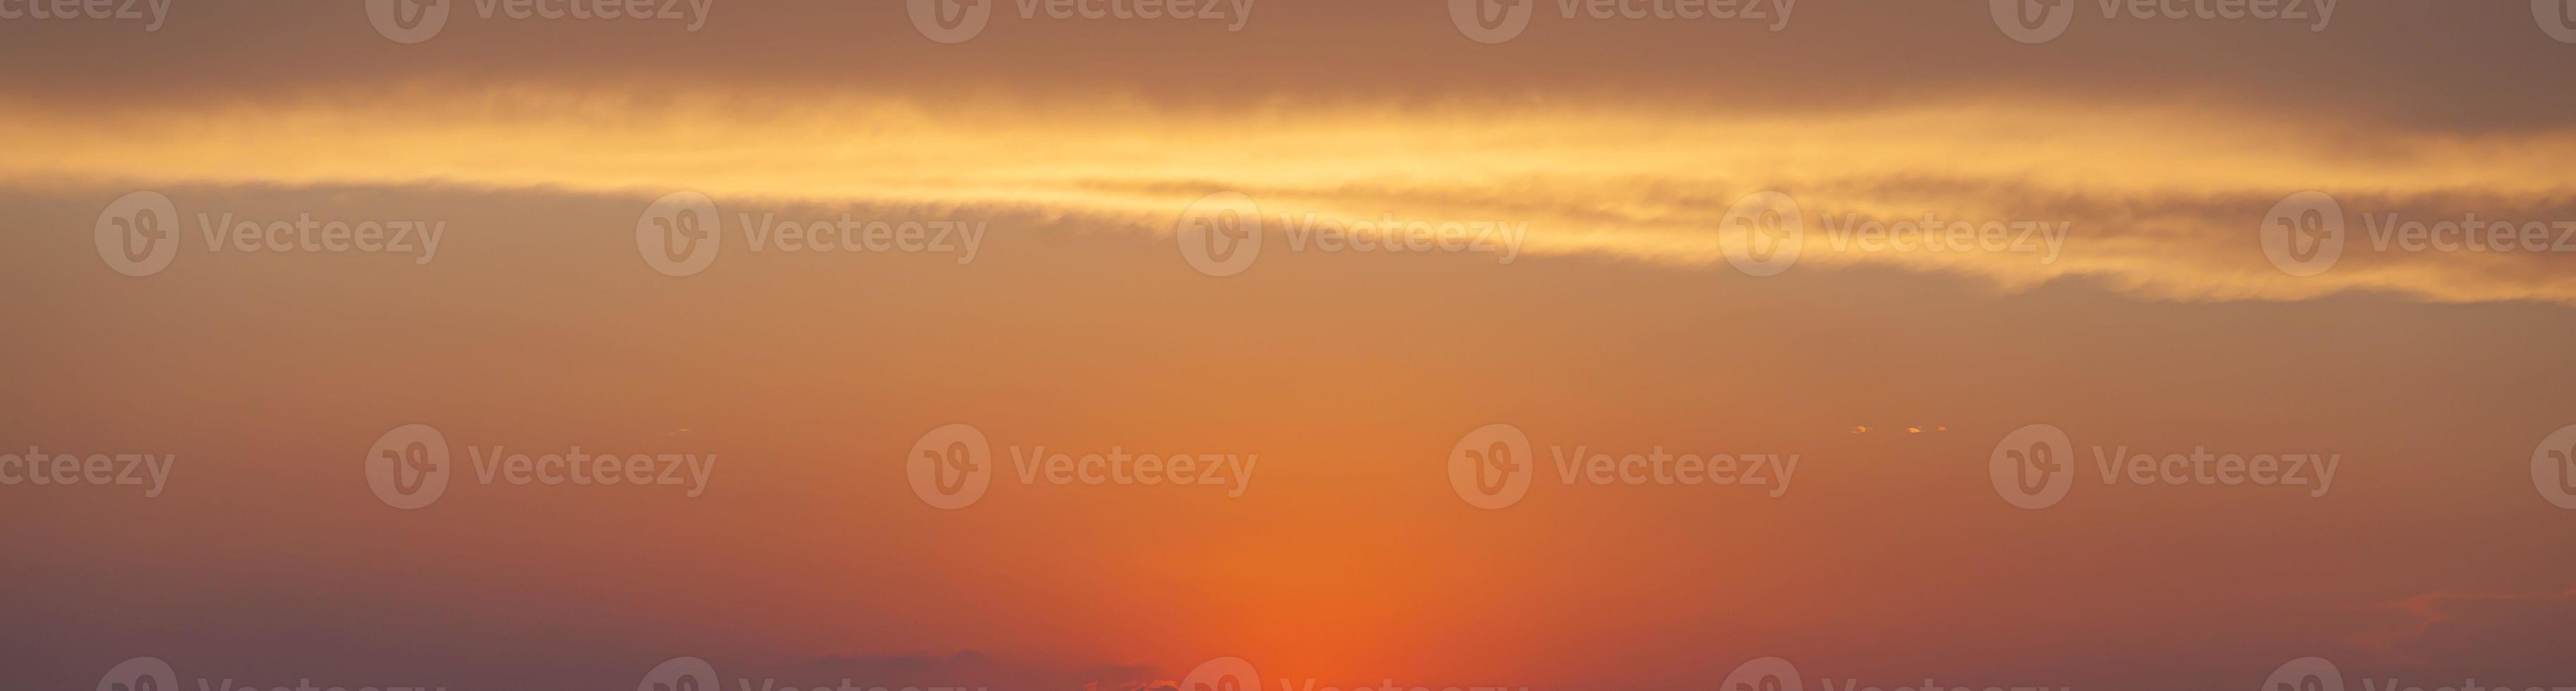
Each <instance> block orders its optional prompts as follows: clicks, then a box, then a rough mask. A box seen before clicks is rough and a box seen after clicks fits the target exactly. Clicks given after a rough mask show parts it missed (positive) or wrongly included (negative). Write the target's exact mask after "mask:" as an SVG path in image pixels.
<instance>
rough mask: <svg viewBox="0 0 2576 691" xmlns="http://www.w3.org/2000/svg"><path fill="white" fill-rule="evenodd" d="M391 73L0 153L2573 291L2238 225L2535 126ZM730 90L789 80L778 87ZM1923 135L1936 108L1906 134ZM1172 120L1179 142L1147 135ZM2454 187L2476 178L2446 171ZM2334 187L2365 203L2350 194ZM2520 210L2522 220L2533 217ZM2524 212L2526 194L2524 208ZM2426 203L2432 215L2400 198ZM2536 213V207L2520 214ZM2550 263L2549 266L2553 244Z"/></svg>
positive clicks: (260, 171)
mask: <svg viewBox="0 0 2576 691" xmlns="http://www.w3.org/2000/svg"><path fill="white" fill-rule="evenodd" d="M477 93H478V94H479V95H473V96H462V95H460V94H459V93H458V92H455V91H450V90H442V89H437V88H430V87H415V88H412V89H408V90H402V91H399V92H396V93H392V94H388V95H384V96H381V97H378V98H370V99H366V100H363V101H358V100H348V101H337V100H320V99H308V100H300V101H292V102H260V103H255V102H235V103H225V104H209V105H205V106H203V107H201V108H197V109H194V110H191V111H189V112H185V113H161V114H153V115H136V116H124V117H115V118H98V117H94V116H89V115H74V114H69V113H58V112H46V111H41V110H36V109H34V108H35V107H34V106H31V105H28V104H17V105H14V106H8V107H6V109H5V110H0V132H5V133H6V134H7V137H8V139H9V140H10V141H12V142H15V144H14V145H13V146H14V148H15V150H14V151H13V152H12V155H11V156H10V157H8V158H7V159H6V160H5V161H0V175H5V176H6V177H7V178H8V179H9V180H11V181H12V182H14V183H17V184H21V185H26V186H42V185H46V184H57V183H62V182H65V181H84V182H97V181H115V182H132V183H135V184H171V183H192V182H204V183H214V184H276V185H288V186H299V185H320V184H413V183H423V182H429V183H445V184H454V185H462V186H469V187H475V186H488V187H494V188H515V187H541V188H556V189H565V190H572V191H591V192H613V193H630V192H631V193H642V194H648V195H659V194H662V193H665V192H668V191H674V190H695V191H700V192H705V193H708V194H710V195H713V196H715V197H717V198H718V199H720V200H721V199H729V198H734V199H738V198H749V197H758V198H771V199H779V198H788V199H845V200H865V201H871V202H885V203H896V204H933V205H941V206H998V207H1017V208H1024V209H1035V210H1040V211H1043V212H1047V213H1069V214H1081V215H1086V216H1095V217H1098V218H1099V219H1101V220H1106V221H1110V222H1112V224H1114V225H1124V226H1132V227H1135V228H1138V229H1143V230H1148V231H1154V232H1168V229H1169V227H1170V226H1171V224H1172V222H1173V220H1174V219H1175V218H1176V216H1177V215H1178V214H1179V212H1180V210H1181V209H1183V208H1184V207H1186V206H1187V205H1188V204H1189V203H1190V202H1191V201H1192V200H1194V199H1196V198H1198V197H1199V196H1201V195H1204V194H1207V193H1210V192H1215V191H1220V190H1234V191H1240V192H1244V193H1247V194H1249V195H1251V196H1252V197H1253V198H1254V199H1255V200H1256V201H1257V202H1258V203H1259V204H1260V205H1261V207H1262V209H1263V211H1264V218H1265V221H1266V222H1277V221H1279V220H1280V218H1281V217H1282V216H1283V215H1286V216H1293V217H1304V216H1305V215H1307V214H1314V215H1315V217H1318V218H1325V219H1338V220H1342V221H1345V222H1349V221H1361V222H1366V221H1375V220H1379V219H1396V220H1404V221H1430V222H1446V221H1462V222H1476V221H1494V222H1501V223H1505V224H1512V223H1526V224H1527V229H1528V235H1527V240H1526V246H1525V248H1523V249H1524V250H1525V252H1526V253H1527V254H1535V255H1549V254H1568V253H1603V254H1609V255H1614V256H1620V257H1627V258H1634V259H1641V260H1650V261H1657V262H1669V263H1681V264H1717V265H1719V266H1723V265H1724V264H1723V261H1722V259H1723V258H1722V254H1721V252H1720V249H1719V243H1718V237H1719V231H1718V228H1719V227H1720V226H1721V221H1722V220H1723V218H1724V214H1725V212H1726V210H1727V208H1728V207H1729V205H1730V204H1732V203H1733V202H1734V201H1735V200H1736V199H1738V198H1740V197H1742V196H1743V195H1746V194H1749V193H1753V192H1757V191H1762V190H1781V191H1786V192H1789V193H1791V194H1792V195H1793V196H1795V197H1796V199H1797V200H1798V202H1799V203H1800V205H1801V207H1802V208H1803V209H1804V212H1805V220H1806V229H1807V231H1808V234H1807V236H1806V237H1807V240H1806V243H1805V250H1804V254H1803V256H1802V258H1801V259H1800V262H1801V265H1818V266H1833V265H1850V264H1855V263H1876V264H1886V265H1894V266H1901V267H1906V268H1911V269H1917V270H1932V271H1944V272H1953V273H1960V274H1966V275H1973V276H1979V277H1983V278H1985V279H1988V280H1991V281H1993V282H1995V283H1996V284H1997V285H1999V286H2002V287H2005V288H2025V287H2029V286H2032V285H2036V284H2038V283H2040V282H2043V281H2046V280H2049V279H2052V278H2057V277H2061V276H2071V275H2082V276H2094V277H2098V278H2100V279H2102V280H2103V281H2104V282H2105V283H2107V284H2108V285H2111V286H2113V287H2115V288H2118V289H2122V290H2127V291H2132V292H2136V293H2139V294H2142V295H2146V296H2151V297H2159V298H2169V299H2249V298H2250V299H2303V298H2308V297H2314V296H2318V295H2324V294H2329V293H2333V292H2337V291H2341V290H2346V289H2356V288H2358V289H2384V290H2394V291H2399V292H2402V293H2407V294H2412V295H2415V296H2417V297H2420V298H2423V299H2429V300H2437V301H2476V300H2507V299H2538V300H2550V301H2559V302H2576V284H2570V283H2568V282H2565V281H2561V280H2558V279H2557V277H2556V275H2554V274H2553V272H2550V271H2547V270H2545V268H2543V267H2539V266H2538V265H2537V262H2538V259H2537V258H2535V257H2533V256H2531V255H2501V256H2500V255H2484V256H2466V255H2463V254H2456V253H2455V254H2445V255H2424V254H2417V255H2401V254H2397V253H2379V252H2372V251H2370V250H2369V249H2368V247H2367V245H2366V244H2359V243H2356V245H2355V249H2353V250H2348V253H2347V254H2348V256H2347V258H2346V260H2345V264H2344V265H2343V266H2340V267H2339V268H2338V269H2337V270H2335V271H2333V272H2329V273H2327V274H2325V275H2322V276H2316V277H2311V278H2294V277H2291V276H2288V275H2286V274H2284V273H2281V272H2280V271H2277V270H2275V269H2274V268H2273V267H2271V266H2270V265H2268V264H2267V263H2266V261H2265V259H2264V257H2263V255H2262V253H2261V252H2260V251H2259V249H2258V245H2257V243H2256V232H2257V229H2258V226H2259V225H2260V223H2261V222H2262V220H2263V214H2264V213H2265V212H2266V211H2267V210H2268V208H2269V207H2270V205H2271V203H2272V202H2273V201H2276V200H2278V199H2279V198H2280V197H2281V196H2282V195H2285V194H2288V193H2291V192H2296V191H2299V189H2293V188H2287V187H2282V186H2281V185H2282V182H2281V181H2287V180H2297V181H2301V183H2300V184H2301V185H2302V186H2303V187H2304V188H2315V189H2320V190H2325V191H2328V192H2330V193H2333V194H2336V195H2338V196H2339V197H2342V198H2344V199H2346V200H2347V204H2348V205H2352V206H2355V207H2356V208H2353V209H2350V211H2351V212H2352V213H2351V218H2350V221H2349V223H2350V225H2351V230H2352V232H2353V234H2354V235H2355V236H2357V237H2358V236H2360V235H2361V232H2362V228H2363V221H2362V219H2361V218H2360V214H2361V213H2365V212H2368V211H2369V209H2368V208H2367V207H2368V205H2369V203H2378V202H2384V203H2385V204H2406V205H2410V207H2409V208H2416V207H2421V208H2425V209H2428V213H2435V214H2449V215H2450V216H2451V217H2457V216H2458V215H2460V214H2465V213H2469V212H2477V213H2479V215H2481V216H2482V217H2499V216H2504V217H2513V216H2515V214H2516V213H2517V212H2533V213H2538V212H2543V211H2547V210H2548V209H2547V207H2546V206H2545V205H2546V204H2548V203H2550V201H2549V200H2551V199H2552V198H2555V197H2558V196H2563V195H2564V194H2565V193H2566V192H2567V191H2568V189H2567V184H2566V178H2565V176H2564V174H2563V172H2564V170H2565V165H2564V163H2563V162H2564V161H2566V160H2568V158H2569V155H2570V154H2571V153H2576V137H2571V136H2568V135H2565V134H2498V135H2492V136H2486V137H2478V138H2463V137H2460V136H2440V137H2424V136H2411V135H2407V134H2403V133H2390V132H2369V133H2368V134H2369V139H2370V141H2373V142H2376V143H2375V144H2374V146H2372V147H2371V148H2369V149H2367V150H2354V149H2353V148H2352V147H2349V146H2347V145H2344V144H2341V142H2350V141H2355V140H2356V139H2358V137H2357V135H2358V134H2360V133H2362V129H2361V128H2362V126H2361V125H2353V124H2336V123H2319V122H2292V121H2284V120H2282V119H2279V118H2277V117H2270V116H2256V115H2251V114H2249V113H2247V112H2239V111H2233V110H2228V109H2222V108H2214V107H2194V106H2180V105H2177V106H2172V107H2169V108H2165V109H2162V110H2156V111H2141V110H2137V109H2122V108H2107V107H2100V106H2079V105H2073V104H2067V103H1989V104H1961V105H1948V106H1936V107H1911V108H1905V109H1897V110H1886V111H1878V112H1857V113H1843V114H1830V115H1818V114H1799V115H1757V114H1742V113H1722V112H1703V111H1701V110H1694V109H1691V108H1687V107H1680V106H1666V107H1661V108H1652V107H1637V106H1641V105H1645V104H1621V105H1622V107H1620V108H1606V107H1605V108H1581V107H1565V106H1529V105H1517V104H1508V103H1470V102H1454V103H1449V104H1445V105H1431V106H1408V107H1401V108H1399V107H1394V106H1367V105H1341V106H1327V107H1315V108H1308V107H1288V106H1284V105H1260V104H1256V105H1247V106H1244V107H1240V108H1227V109H1205V108H1203V109H1195V110H1193V109H1183V108H1175V107H1169V106H1153V105H1146V104H1143V103H1140V102H1134V101H1126V100H1120V99H1114V98H1101V99H1098V100H1096V101H1093V102H1084V103H1071V104H1068V103H1031V102H991V101H982V102H962V103H961V102H938V103H927V102H912V101H898V100H884V99H871V98H864V97H857V96H846V95H841V96H818V97H806V98H787V97H782V96H780V95H778V94H766V95H763V97H762V98H757V99H752V98H726V97H720V96H707V95H687V96H681V95H647V94H646V93H645V91H644V90H636V91H635V92H632V93H612V92H591V93H586V94H581V95H565V94H560V93H548V92H540V91H536V90H500V91H488V92H477ZM743 103H762V104H777V103H793V104H796V105H794V106H790V107H776V106H774V105H764V106H761V107H756V108H755V107H749V106H743V105H739V104H743ZM1933 133H1938V135H1939V136H1931V135H1932V134H1933ZM1173 142H1186V143H1187V144H1185V145H1174V144H1173ZM2462 190H2476V191H2477V192H2476V194H2475V195H2464V194H2462V192H2461V191H2462ZM2356 201H2359V202H2364V203H2361V204H2355V202H2356ZM1927 216H1928V217H1930V218H1932V219H1935V220H1938V221H1941V222H1943V223H1945V224H1946V223H1950V222H1955V221H1967V222H1971V223H1977V224H1984V223H1987V222H2005V223H2012V222H2033V223H2037V224H2039V225H2038V226H2036V227H2040V228H2059V229H2062V232H2063V247H2062V249H2061V248H2049V247H2046V246H2044V245H2043V244H2033V243H2044V241H2045V240H2046V237H2045V236H2044V235H2040V236H2023V234H2021V233H2020V232H2019V231H2018V230H2016V231H2014V232H2015V235H2016V238H2015V240H2014V243H2015V244H2016V245H2017V246H2018V249H2017V250H2016V251H2009V252H1994V251H1965V252H1962V251H1949V252H1942V251H1927V250H1922V249H1914V250H1911V251H1907V250H1899V249H1890V248H1887V247H1882V246H1874V245H1873V246H1864V245H1860V244H1855V243H1853V242H1850V241H1848V240H1847V239H1846V240H1844V241H1839V242H1838V241H1835V240H1836V239H1835V238H1829V237H1827V235H1826V234H1824V233H1822V232H1821V231H1824V230H1826V229H1827V228H1828V227H1831V226H1835V225H1840V224H1844V223H1846V222H1847V221H1849V220H1854V219H1858V220H1872V219H1875V220H1881V221H1886V222H1896V221H1912V220H1920V219H1924V218H1926V217H1927ZM2520 218H2525V219H2535V217H2533V216H2527V215H2526V216H2521V217H2520ZM2539 218H2540V219H2545V217H2539ZM2426 220H2438V219H2434V218H2428V219H2426ZM2535 220H2538V219H2535ZM2558 273H2563V272H2558Z"/></svg>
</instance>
